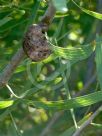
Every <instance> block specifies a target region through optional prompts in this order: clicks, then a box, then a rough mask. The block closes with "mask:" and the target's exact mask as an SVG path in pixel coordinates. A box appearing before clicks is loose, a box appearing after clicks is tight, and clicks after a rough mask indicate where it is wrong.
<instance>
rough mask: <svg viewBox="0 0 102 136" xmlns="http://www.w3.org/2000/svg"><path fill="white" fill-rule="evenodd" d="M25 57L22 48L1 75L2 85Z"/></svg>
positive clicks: (0, 81) (0, 82)
mask: <svg viewBox="0 0 102 136" xmlns="http://www.w3.org/2000/svg"><path fill="white" fill-rule="evenodd" d="M23 57H24V51H23V49H22V48H20V49H19V50H18V51H17V53H16V54H15V55H14V57H13V58H12V59H11V61H10V62H9V64H8V65H7V66H6V67H5V68H4V70H3V72H2V73H1V75H0V87H2V86H4V85H5V84H6V83H7V82H8V81H9V79H10V77H11V76H12V74H13V72H14V70H15V69H16V67H17V66H18V65H19V63H20V62H21V60H22V59H23Z"/></svg>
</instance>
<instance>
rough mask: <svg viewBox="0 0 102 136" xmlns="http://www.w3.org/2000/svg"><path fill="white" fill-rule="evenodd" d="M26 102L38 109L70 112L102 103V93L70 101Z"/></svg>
mask: <svg viewBox="0 0 102 136" xmlns="http://www.w3.org/2000/svg"><path fill="white" fill-rule="evenodd" d="M24 101H25V102H27V103H28V104H29V105H33V106H35V107H36V108H43V109H56V110H66V109H67V110H68V109H72V108H79V107H85V106H89V105H92V104H95V103H97V102H100V101H102V91H98V92H94V93H91V94H88V95H84V96H80V97H76V98H72V99H69V100H59V101H32V100H24Z"/></svg>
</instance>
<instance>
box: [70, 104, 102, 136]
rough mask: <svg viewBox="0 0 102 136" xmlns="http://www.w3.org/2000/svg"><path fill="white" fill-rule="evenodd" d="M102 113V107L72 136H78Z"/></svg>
mask: <svg viewBox="0 0 102 136" xmlns="http://www.w3.org/2000/svg"><path fill="white" fill-rule="evenodd" d="M101 111H102V106H100V107H99V108H98V109H97V110H96V111H95V112H94V113H93V114H92V115H91V116H90V117H89V119H88V120H87V121H85V122H84V123H83V124H82V125H81V126H80V128H78V129H77V131H76V132H75V133H74V134H73V135H72V136H80V132H81V131H82V130H83V129H84V128H85V127H87V126H88V125H89V124H90V123H91V122H92V120H93V119H94V118H95V117H96V116H97V115H98V114H99V113H100V112H101Z"/></svg>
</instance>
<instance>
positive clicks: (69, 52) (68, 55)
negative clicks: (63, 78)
mask: <svg viewBox="0 0 102 136" xmlns="http://www.w3.org/2000/svg"><path fill="white" fill-rule="evenodd" d="M51 49H52V50H53V52H54V54H55V55H56V56H58V57H63V58H65V59H68V60H70V61H71V60H72V61H79V60H83V59H86V58H88V57H89V56H90V55H91V53H92V52H93V51H94V49H95V46H93V45H92V44H88V45H83V46H80V47H68V48H63V47H58V46H54V45H51Z"/></svg>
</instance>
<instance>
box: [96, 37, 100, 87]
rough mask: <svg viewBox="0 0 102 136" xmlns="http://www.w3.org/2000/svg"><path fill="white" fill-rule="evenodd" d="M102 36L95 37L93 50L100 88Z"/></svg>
mask: <svg viewBox="0 0 102 136" xmlns="http://www.w3.org/2000/svg"><path fill="white" fill-rule="evenodd" d="M101 40H102V38H100V37H99V38H97V39H96V50H95V60H96V70H97V76H98V80H99V83H100V87H101V90H102V42H100V41H101Z"/></svg>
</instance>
